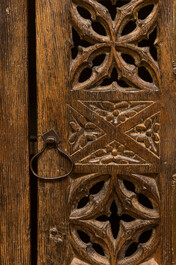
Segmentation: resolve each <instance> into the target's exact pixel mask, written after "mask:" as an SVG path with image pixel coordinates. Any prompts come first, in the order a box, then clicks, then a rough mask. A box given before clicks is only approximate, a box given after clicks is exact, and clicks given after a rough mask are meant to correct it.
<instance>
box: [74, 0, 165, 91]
mask: <svg viewBox="0 0 176 265" xmlns="http://www.w3.org/2000/svg"><path fill="white" fill-rule="evenodd" d="M106 3H107V4H106ZM111 3H112V4H111ZM111 3H110V1H97V0H72V8H71V18H72V26H73V36H72V38H73V47H74V48H75V47H76V44H75V42H76V41H75V40H76V39H78V40H79V41H78V43H79V44H78V45H77V51H76V53H75V50H74V53H75V54H74V56H73V55H72V57H73V60H72V64H71V70H70V82H71V84H72V89H73V90H80V89H85V90H86V89H89V90H124V89H125V90H129V91H136V90H152V91H157V90H158V89H159V79H160V78H159V77H160V73H159V67H158V64H157V62H156V60H155V59H156V56H155V55H153V54H156V52H153V51H154V49H155V47H154V45H155V46H156V45H157V44H158V40H157V37H155V40H154V43H153V44H152V48H151V42H150V37H151V34H152V32H154V33H153V35H154V34H155V31H156V26H157V18H158V0H149V1H146V0H131V1H111ZM116 7H117V9H116ZM145 9H146V10H147V11H145ZM143 11H144V12H143ZM113 12H115V14H113ZM137 13H138V15H137ZM143 13H144V14H145V15H143ZM75 35H76V37H75ZM145 39H148V42H145ZM148 43H149V44H148ZM74 48H73V49H74ZM108 79H111V80H108ZM109 81H110V82H109Z"/></svg>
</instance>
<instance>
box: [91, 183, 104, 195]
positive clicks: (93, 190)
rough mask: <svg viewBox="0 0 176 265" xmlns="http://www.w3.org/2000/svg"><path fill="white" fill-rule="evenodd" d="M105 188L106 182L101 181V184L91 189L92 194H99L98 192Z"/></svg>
mask: <svg viewBox="0 0 176 265" xmlns="http://www.w3.org/2000/svg"><path fill="white" fill-rule="evenodd" d="M103 186H104V181H100V182H98V183H96V184H95V185H94V186H93V187H92V188H91V189H90V194H97V193H98V192H100V190H101V189H102V188H103Z"/></svg>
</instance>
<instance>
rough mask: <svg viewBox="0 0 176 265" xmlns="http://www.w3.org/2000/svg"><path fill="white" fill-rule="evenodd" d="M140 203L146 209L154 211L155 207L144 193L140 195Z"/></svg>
mask: <svg viewBox="0 0 176 265" xmlns="http://www.w3.org/2000/svg"><path fill="white" fill-rule="evenodd" d="M138 201H139V203H140V204H142V205H143V206H145V207H146V208H149V209H153V205H152V203H151V201H150V200H149V199H148V198H147V197H146V196H145V195H144V194H142V193H140V194H139V195H138Z"/></svg>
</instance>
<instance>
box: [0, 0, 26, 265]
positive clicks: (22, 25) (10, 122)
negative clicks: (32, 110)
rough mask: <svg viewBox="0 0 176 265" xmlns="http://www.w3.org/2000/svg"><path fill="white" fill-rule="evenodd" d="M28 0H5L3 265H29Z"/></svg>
mask: <svg viewBox="0 0 176 265" xmlns="http://www.w3.org/2000/svg"><path fill="white" fill-rule="evenodd" d="M27 83H28V76H27V1H26V0H22V1H17V0H1V1H0V95H1V96H0V102H1V103H0V110H1V114H0V120H1V123H0V129H1V137H0V139H1V143H0V146H1V152H0V171H1V173H0V174H1V177H0V203H1V204H0V220H1V221H0V242H1V244H0V264H1V265H12V264H18V265H22V264H24V265H28V264H30V229H29V225H30V223H29V222H30V202H29V166H28V160H29V156H28V86H27Z"/></svg>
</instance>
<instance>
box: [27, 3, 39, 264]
mask: <svg viewBox="0 0 176 265" xmlns="http://www.w3.org/2000/svg"><path fill="white" fill-rule="evenodd" d="M28 87H29V88H28V89H29V102H28V104H29V105H28V106H29V110H28V115H29V138H30V157H29V159H31V158H32V156H33V154H34V149H35V148H34V146H35V144H36V141H37V88H36V25H35V0H28ZM33 167H34V169H35V171H36V170H37V163H34V165H33ZM30 204H31V205H30V214H31V216H30V218H31V219H30V228H31V265H37V179H36V177H35V176H34V175H33V174H32V172H30Z"/></svg>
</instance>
